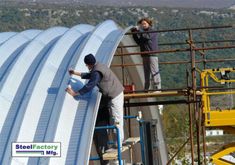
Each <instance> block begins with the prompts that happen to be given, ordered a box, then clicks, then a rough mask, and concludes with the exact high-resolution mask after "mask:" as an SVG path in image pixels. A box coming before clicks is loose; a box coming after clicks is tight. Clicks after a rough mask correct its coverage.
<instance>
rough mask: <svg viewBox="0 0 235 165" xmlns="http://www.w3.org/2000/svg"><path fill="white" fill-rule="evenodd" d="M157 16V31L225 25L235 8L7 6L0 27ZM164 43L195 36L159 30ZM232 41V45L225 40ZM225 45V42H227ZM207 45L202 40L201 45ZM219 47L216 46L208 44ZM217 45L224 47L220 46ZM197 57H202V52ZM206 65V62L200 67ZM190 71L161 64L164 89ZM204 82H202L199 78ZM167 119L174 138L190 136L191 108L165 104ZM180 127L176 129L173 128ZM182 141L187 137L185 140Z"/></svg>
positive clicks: (215, 54)
mask: <svg viewBox="0 0 235 165" xmlns="http://www.w3.org/2000/svg"><path fill="white" fill-rule="evenodd" d="M146 16H148V17H151V18H153V19H154V20H155V28H156V29H175V28H188V27H206V26H222V25H234V24H235V12H234V10H233V11H232V10H212V9H208V10H205V9H180V8H179V9H170V8H151V7H122V8H116V7H101V6H99V7H97V6H74V7H71V6H68V7H64V6H43V5H37V6H24V5H19V6H14V5H12V6H10V5H9V6H7V5H5V6H2V7H0V24H1V26H0V31H1V32H4V31H23V30H26V29H31V28H33V29H47V28H49V27H52V26H66V27H72V26H74V25H77V24H81V23H83V24H86V23H87V24H92V25H97V24H98V23H100V22H102V21H104V20H107V19H112V20H114V21H115V22H116V23H118V24H119V25H120V26H121V27H123V28H126V27H128V26H131V25H136V22H137V20H138V19H139V18H141V17H146ZM223 39H233V40H234V39H235V33H234V29H232V30H231V29H216V30H203V31H202V30H201V31H193V40H194V41H206V40H209V41H211V40H223ZM158 40H159V43H173V42H185V41H186V40H189V37H188V32H187V31H184V32H165V33H159V35H158ZM225 44H227V43H225ZM225 44H223V45H225ZM196 46H197V47H202V44H201V43H198V44H196ZM205 46H216V44H205ZM217 46H222V45H221V44H220V45H217ZM171 48H173V49H180V48H189V46H188V45H174V46H160V50H165V49H171ZM205 53H206V58H207V59H216V58H220V59H221V58H230V57H233V56H234V49H230V50H214V51H206V52H205ZM196 58H197V60H199V59H202V56H201V55H200V54H198V53H196ZM159 60H160V62H164V61H165V62H169V61H187V60H190V55H189V52H176V53H170V54H169V53H168V54H160V55H159ZM197 67H198V68H199V69H203V67H202V65H201V64H200V65H197ZM206 67H207V68H217V67H234V62H226V63H210V64H207V66H206ZM186 70H189V71H190V63H189V64H183V65H182V64H181V65H179V64H177V65H160V72H161V77H162V86H163V88H178V87H186V86H187V84H186ZM198 83H199V82H198ZM163 123H164V126H165V128H164V129H165V133H166V136H167V137H168V138H170V139H171V138H175V137H186V135H188V132H187V131H188V112H187V107H185V106H182V105H180V106H173V105H170V106H165V110H164V115H163ZM173 126H174V127H173ZM181 142H182V141H181Z"/></svg>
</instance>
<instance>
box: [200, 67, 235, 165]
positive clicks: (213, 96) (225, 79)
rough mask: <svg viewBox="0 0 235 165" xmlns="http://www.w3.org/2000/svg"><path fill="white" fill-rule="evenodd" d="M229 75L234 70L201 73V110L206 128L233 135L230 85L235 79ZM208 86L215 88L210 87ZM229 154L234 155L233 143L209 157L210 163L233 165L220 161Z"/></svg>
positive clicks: (234, 112) (234, 115) (234, 117)
mask: <svg viewBox="0 0 235 165" xmlns="http://www.w3.org/2000/svg"><path fill="white" fill-rule="evenodd" d="M230 74H234V75H235V68H220V69H206V70H204V71H202V72H201V87H202V90H201V91H202V93H201V94H202V110H203V117H204V125H205V126H206V127H214V128H220V129H223V130H225V131H227V132H229V133H233V134H235V106H234V105H233V95H234V94H235V88H232V87H231V84H232V83H235V77H234V78H232V77H231V78H230ZM209 84H210V85H211V84H213V85H215V86H216V85H217V87H211V86H209ZM228 87H229V88H228ZM226 103H230V105H226ZM231 153H235V143H231V144H228V145H226V146H224V147H223V148H222V149H221V150H220V151H217V152H216V153H215V154H213V155H212V156H211V161H212V162H213V163H215V164H216V165H231V164H234V163H232V162H228V161H226V160H224V159H222V157H223V156H225V155H229V154H231Z"/></svg>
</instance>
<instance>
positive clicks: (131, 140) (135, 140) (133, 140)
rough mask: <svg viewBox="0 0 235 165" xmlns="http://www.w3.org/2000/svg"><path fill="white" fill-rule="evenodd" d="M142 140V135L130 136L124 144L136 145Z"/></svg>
mask: <svg viewBox="0 0 235 165" xmlns="http://www.w3.org/2000/svg"><path fill="white" fill-rule="evenodd" d="M139 141H140V137H130V138H128V139H126V140H125V142H124V144H127V145H128V144H129V145H134V144H136V143H138V142H139Z"/></svg>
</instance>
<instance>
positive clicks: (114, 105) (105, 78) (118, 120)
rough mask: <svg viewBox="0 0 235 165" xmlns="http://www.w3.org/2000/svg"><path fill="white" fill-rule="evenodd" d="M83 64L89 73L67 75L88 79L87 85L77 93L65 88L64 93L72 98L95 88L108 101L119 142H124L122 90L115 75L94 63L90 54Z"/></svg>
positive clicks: (101, 65)
mask: <svg viewBox="0 0 235 165" xmlns="http://www.w3.org/2000/svg"><path fill="white" fill-rule="evenodd" d="M84 62H85V64H86V66H87V67H88V69H89V70H90V73H80V72H78V71H74V70H72V69H70V70H69V74H70V75H72V74H73V75H77V76H80V77H81V78H82V79H89V81H88V83H87V84H86V85H84V87H83V88H81V89H80V90H79V91H77V92H75V91H73V89H71V88H70V87H68V88H66V91H67V92H68V93H69V94H70V95H72V96H77V95H83V94H85V93H87V92H89V91H91V90H92V89H93V88H94V87H95V86H97V87H98V88H99V90H100V92H101V93H102V95H103V96H104V97H107V98H109V99H110V101H109V103H108V105H109V107H110V109H111V112H112V116H113V118H114V123H115V124H116V126H117V128H118V129H119V131H120V141H121V142H122V141H123V140H124V132H123V102H124V94H123V90H124V88H123V86H122V84H121V83H120V81H119V80H118V78H117V77H116V75H115V74H114V73H113V72H112V70H111V69H110V68H108V67H107V66H106V65H104V64H101V63H99V62H96V59H95V57H94V56H93V55H92V54H88V55H86V56H85V58H84Z"/></svg>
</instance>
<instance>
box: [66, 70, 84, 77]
mask: <svg viewBox="0 0 235 165" xmlns="http://www.w3.org/2000/svg"><path fill="white" fill-rule="evenodd" d="M73 74H74V75H77V76H81V73H80V72H76V71H75V70H73V69H69V75H70V76H71V75H73Z"/></svg>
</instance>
